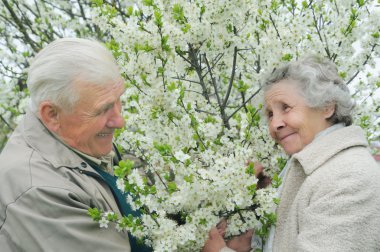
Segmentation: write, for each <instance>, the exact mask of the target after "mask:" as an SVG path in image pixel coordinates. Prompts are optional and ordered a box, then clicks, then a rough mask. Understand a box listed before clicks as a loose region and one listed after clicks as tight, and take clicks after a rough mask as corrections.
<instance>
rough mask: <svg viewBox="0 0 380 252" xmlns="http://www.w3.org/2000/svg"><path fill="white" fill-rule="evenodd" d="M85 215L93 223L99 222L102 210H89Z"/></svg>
mask: <svg viewBox="0 0 380 252" xmlns="http://www.w3.org/2000/svg"><path fill="white" fill-rule="evenodd" d="M87 213H88V215H90V216H91V218H92V219H93V220H94V221H99V220H100V219H101V218H102V210H99V209H97V208H89V209H88V211H87Z"/></svg>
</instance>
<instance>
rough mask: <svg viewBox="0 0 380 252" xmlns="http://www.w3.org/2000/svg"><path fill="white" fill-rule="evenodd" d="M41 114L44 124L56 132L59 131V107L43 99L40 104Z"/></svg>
mask: <svg viewBox="0 0 380 252" xmlns="http://www.w3.org/2000/svg"><path fill="white" fill-rule="evenodd" d="M39 115H40V119H41V121H42V122H43V124H44V125H45V126H46V127H47V128H48V129H49V130H50V131H51V132H54V133H57V131H58V129H59V127H60V122H59V108H58V107H57V106H56V105H54V104H53V103H52V102H50V101H43V102H41V103H40V106H39Z"/></svg>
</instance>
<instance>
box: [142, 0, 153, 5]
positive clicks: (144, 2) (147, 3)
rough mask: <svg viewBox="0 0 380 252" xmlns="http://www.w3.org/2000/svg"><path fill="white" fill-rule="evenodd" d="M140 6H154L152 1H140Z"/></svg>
mask: <svg viewBox="0 0 380 252" xmlns="http://www.w3.org/2000/svg"><path fill="white" fill-rule="evenodd" d="M142 4H143V5H145V6H154V1H153V0H142Z"/></svg>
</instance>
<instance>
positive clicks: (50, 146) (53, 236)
mask: <svg viewBox="0 0 380 252" xmlns="http://www.w3.org/2000/svg"><path fill="white" fill-rule="evenodd" d="M90 207H91V208H92V207H97V208H100V209H103V210H111V211H114V212H116V213H118V214H119V215H120V213H119V209H118V207H117V203H116V201H115V199H114V197H113V195H112V192H111V191H110V189H109V187H108V186H107V185H106V184H105V182H103V180H102V179H101V177H100V175H98V174H97V173H96V171H95V170H94V169H92V168H91V167H90V166H89V165H88V164H87V163H86V162H85V161H84V160H83V159H82V158H80V157H79V156H78V155H77V154H75V153H74V152H73V151H72V150H70V149H68V148H67V147H66V146H64V145H63V144H62V143H60V142H59V141H57V140H56V139H55V138H54V137H53V136H52V135H51V134H50V133H49V131H48V130H47V129H46V128H45V127H44V126H43V125H42V123H41V122H40V121H39V120H38V119H37V118H36V116H35V115H33V114H32V113H30V112H28V113H27V114H26V115H25V117H24V119H23V122H22V123H21V124H20V125H19V126H18V127H17V129H16V130H15V132H14V133H13V135H12V136H11V137H10V139H9V141H8V143H7V145H6V146H5V148H4V150H3V151H2V153H1V154H0V250H1V251H2V252H7V251H28V252H34V251H36V252H37V251H38V252H40V251H48V252H50V251H55V252H56V251H73V252H74V251H91V252H94V251H126V252H130V245H129V240H128V235H127V233H119V232H117V231H116V230H115V229H114V228H113V227H110V228H109V229H101V228H99V225H98V224H97V223H96V222H94V221H92V219H91V218H90V217H89V216H88V214H87V210H88V208H90Z"/></svg>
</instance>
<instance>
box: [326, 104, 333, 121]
mask: <svg viewBox="0 0 380 252" xmlns="http://www.w3.org/2000/svg"><path fill="white" fill-rule="evenodd" d="M334 112H335V103H332V104H330V105H327V106H326V107H325V108H324V114H325V119H329V118H330V117H332V116H333V114H334Z"/></svg>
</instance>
